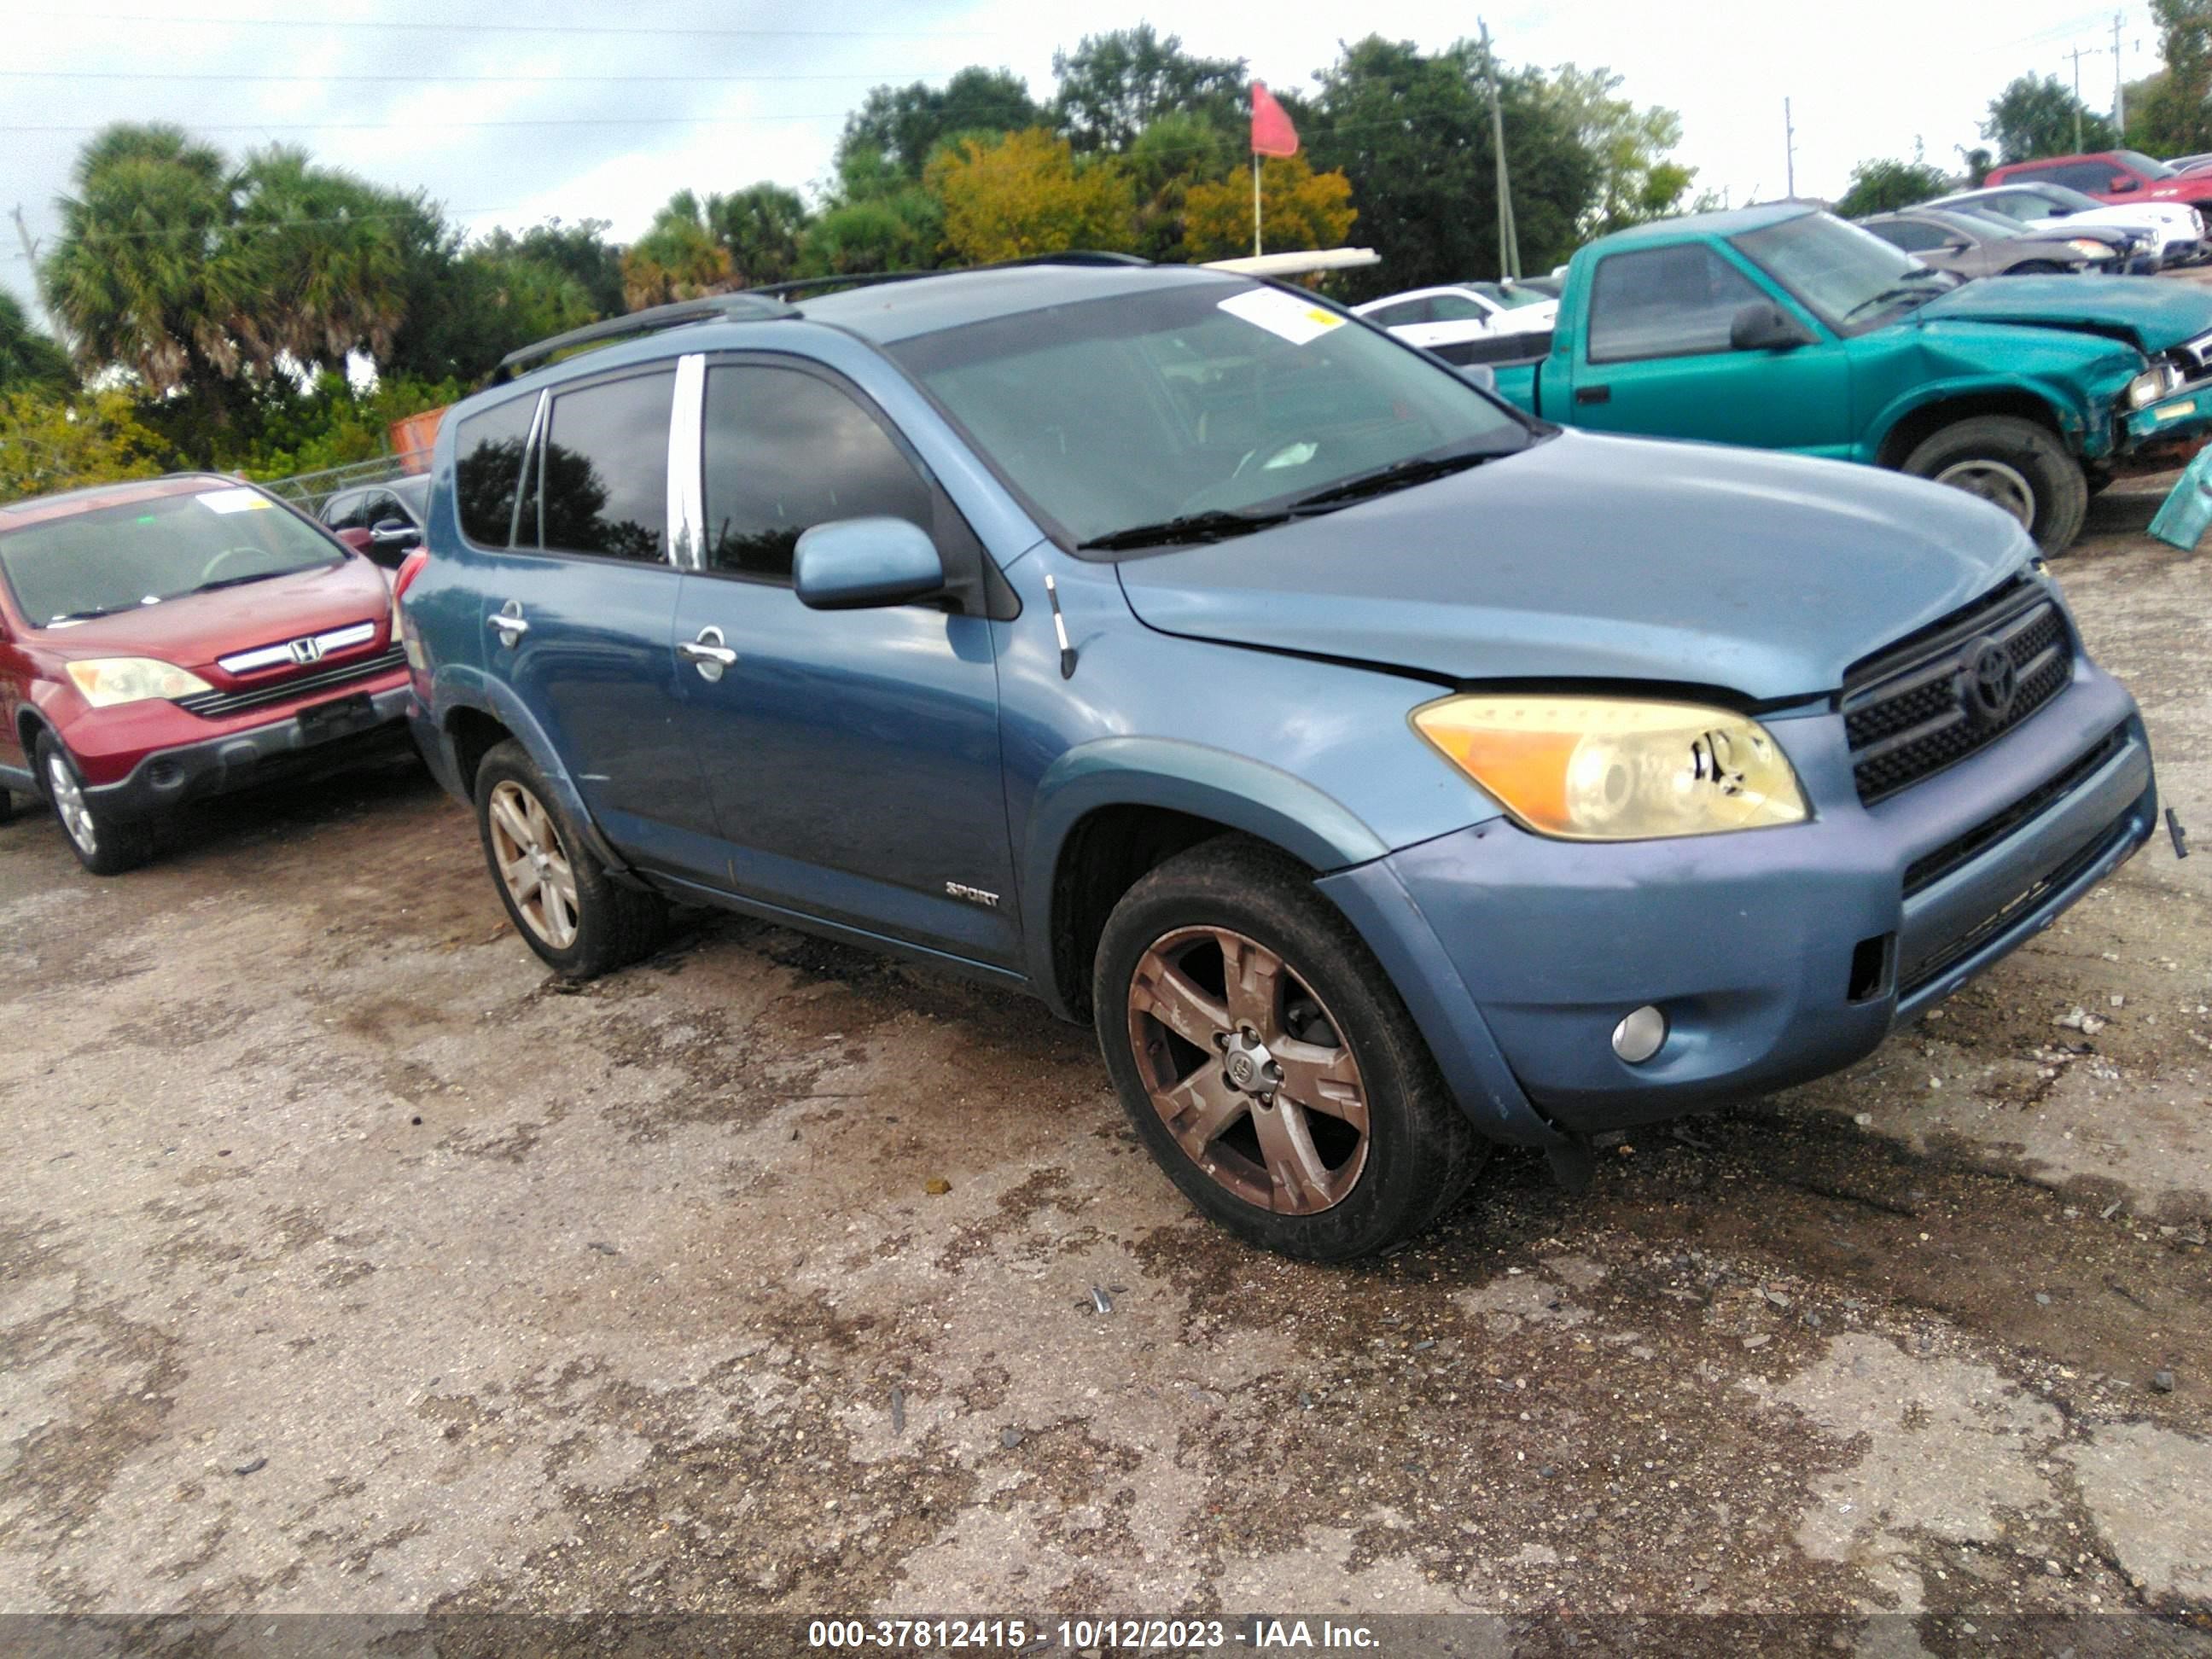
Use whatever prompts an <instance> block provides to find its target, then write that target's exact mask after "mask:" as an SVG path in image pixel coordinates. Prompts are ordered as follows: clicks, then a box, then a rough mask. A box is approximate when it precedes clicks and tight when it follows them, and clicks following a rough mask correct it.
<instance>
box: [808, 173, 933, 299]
mask: <svg viewBox="0 0 2212 1659" xmlns="http://www.w3.org/2000/svg"><path fill="white" fill-rule="evenodd" d="M944 246H945V204H943V203H942V202H941V201H939V199H938V198H937V197H936V196H935V195H934V194H933V193H932V192H931V191H928V190H927V189H925V188H924V187H923V186H922V185H921V183H920V182H918V181H917V180H915V179H909V178H908V177H907V175H906V173H904V172H903V171H902V170H901V169H900V168H899V167H896V166H895V165H894V164H893V163H891V162H890V161H887V160H886V159H885V158H884V155H883V154H882V152H881V151H879V150H876V149H869V148H867V147H866V146H861V147H859V148H847V149H844V150H842V152H841V153H840V154H839V155H838V157H837V183H836V186H835V187H834V188H833V189H832V190H831V191H830V192H829V197H828V198H827V199H826V200H825V201H824V202H823V204H822V210H821V212H819V213H818V214H817V215H816V216H814V219H813V221H812V222H811V223H810V224H809V225H808V226H807V228H806V230H805V234H803V235H802V236H801V237H800V238H799V274H800V275H801V276H833V275H834V276H844V275H857V274H860V273H861V272H866V271H875V270H931V269H933V268H934V267H935V266H936V264H938V263H939V260H940V259H941V258H943V257H944Z"/></svg>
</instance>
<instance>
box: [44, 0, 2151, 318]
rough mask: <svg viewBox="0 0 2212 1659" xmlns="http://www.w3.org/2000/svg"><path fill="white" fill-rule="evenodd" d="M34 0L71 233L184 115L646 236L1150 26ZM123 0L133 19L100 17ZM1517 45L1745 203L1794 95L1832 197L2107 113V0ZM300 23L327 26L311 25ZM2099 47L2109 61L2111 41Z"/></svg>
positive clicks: (1248, 17)
mask: <svg viewBox="0 0 2212 1659" xmlns="http://www.w3.org/2000/svg"><path fill="white" fill-rule="evenodd" d="M85 5H86V8H87V9H76V8H75V7H69V6H64V5H61V4H59V3H58V0H15V3H14V4H13V5H11V6H10V7H9V12H10V13H11V14H12V15H10V18H9V21H10V22H11V24H12V25H13V27H12V28H11V31H10V33H11V36H12V46H13V50H12V51H11V52H10V54H9V58H8V59H7V60H6V63H5V65H4V66H0V95H4V102H0V210H5V209H8V208H10V207H13V206H15V205H17V204H20V205H21V208H22V210H23V213H24V218H25V221H26V222H27V228H28V230H29V233H30V234H31V235H32V236H33V237H34V238H40V237H49V236H51V235H52V231H53V228H54V224H55V218H54V214H53V209H52V201H53V198H54V197H55V196H56V195H58V194H59V193H61V192H62V191H64V190H66V189H67V187H68V173H69V167H70V160H71V158H72V157H73V155H75V154H76V149H77V147H78V146H79V145H80V144H82V143H83V141H84V138H85V137H86V136H87V134H88V132H89V131H91V130H93V129H95V128H97V127H99V126H100V125H104V124H105V123H107V122H110V121H117V120H147V119H155V118H159V119H164V120H172V121H178V122H181V123H184V124H185V125H189V126H191V127H194V128H196V129H197V130H198V131H201V132H203V133H204V134H205V135H206V136H208V137H210V138H213V139H214V140H216V142H218V143H221V144H222V145H223V146H224V147H225V148H226V149H232V150H234V151H235V150H244V149H249V148H251V147H252V146H254V145H256V144H258V143H267V142H270V141H282V142H285V143H298V144H303V145H306V146H307V147H308V148H309V149H312V150H313V152H314V153H315V154H316V155H318V156H319V157H320V158H321V159H323V160H325V161H331V162H335V163H337V164H340V165H343V166H344V167H350V168H353V169H355V170H356V171H357V172H359V173H363V174H365V175H367V176H368V177H370V178H372V179H376V180H377V181H379V182H380V183H383V184H386V185H398V186H405V187H410V188H411V187H416V186H420V187H422V188H424V189H427V190H428V191H429V193H430V194H431V196H432V197H435V198H436V199H438V200H440V201H441V202H443V203H444V204H446V206H447V209H448V210H450V211H451V212H452V213H453V215H454V216H456V217H457V218H458V219H459V220H460V221H461V222H464V223H465V224H468V225H470V226H471V227H474V228H488V227H489V226H490V225H493V224H495V223H505V224H507V225H510V226H521V225H525V224H528V223H532V222H536V221H538V220H539V219H542V218H545V217H547V216H559V217H562V218H565V219H570V220H574V219H578V218H585V217H592V218H600V219H606V220H610V221H611V222H612V223H613V226H614V233H613V234H615V235H617V237H623V236H628V235H631V234H635V233H636V232H637V231H638V230H639V229H641V228H642V227H643V226H644V224H645V222H647V219H648V218H649V217H650V216H651V214H652V211H653V208H654V207H655V206H657V205H658V204H659V203H660V202H662V201H664V200H665V199H666V198H667V197H668V195H669V194H670V192H671V191H675V190H677V189H679V188H682V187H684V186H687V185H689V186H694V187H697V188H700V189H702V190H723V189H729V188H732V187H735V186H738V185H744V184H748V183H750V182H752V181H753V180H755V179H777V180H780V181H782V182H784V183H787V184H792V185H808V184H812V183H817V182H818V181H820V180H821V179H823V177H824V176H825V174H826V173H827V172H828V170H829V155H830V151H831V149H832V147H833V146H834V144H835V143H836V135H837V131H838V128H839V125H840V124H841V122H842V118H843V115H844V112H845V111H846V110H848V108H850V107H851V106H853V105H854V103H856V102H858V101H859V100H860V97H861V96H862V95H863V94H865V93H866V90H867V88H869V87H871V86H872V85H874V84H876V83H878V82H901V83H903V82H910V81H914V80H930V81H941V80H942V79H944V78H945V76H949V75H950V74H951V73H952V72H953V71H954V70H957V69H959V68H960V67H961V66H962V65H963V64H987V65H991V66H994V67H999V66H1003V67H1006V68H1008V69H1012V70H1014V71H1016V72H1017V73H1018V74H1020V75H1022V76H1024V77H1025V78H1026V79H1027V80H1028V82H1029V83H1030V89H1031V91H1032V92H1033V93H1035V94H1037V95H1039V96H1041V97H1042V96H1044V95H1048V94H1049V92H1050V90H1051V87H1052V54H1053V50H1054V47H1055V46H1073V45H1074V44H1075V43H1076V41H1077V40H1078V39H1079V37H1080V36H1081V35H1082V34H1084V33H1096V32H1098V31H1103V30H1106V29H1110V28H1116V27H1125V26H1127V25H1129V24H1132V23H1135V22H1138V21H1145V19H1146V16H1147V13H1146V11H1145V10H1144V9H1142V7H1143V0H1064V3H1062V4H1061V5H1059V6H1055V7H1044V6H1040V5H1037V4H1036V3H1035V0H909V3H905V4H895V5H883V4H873V5H870V4H862V3H858V0H815V3H811V4H805V5H801V4H799V3H795V0H722V3H720V4H715V5H708V4H706V3H703V0H637V3H634V4H630V5H626V6H611V5H606V4H604V3H601V4H596V5H593V4H586V3H580V0H541V3H539V4H537V5H534V6H532V7H531V8H530V9H528V11H527V13H526V14H525V12H524V11H523V10H522V9H518V8H513V7H499V8H491V7H481V6H479V7H469V6H465V5H455V4H453V3H451V0H447V3H446V4H444V5H441V4H439V3H436V0H321V3H320V4H319V5H318V6H317V7H316V8H314V9H313V13H312V15H311V11H310V9H309V8H307V7H303V6H296V5H295V6H289V7H288V6H280V5H279V4H277V3H276V0H174V8H173V9H169V10H157V9H153V8H151V7H149V5H148V4H147V3H146V0H85ZM108 5H115V6H117V7H118V8H119V9H114V10H108V9H103V8H104V7H106V6H108ZM524 15H527V17H528V19H529V21H527V22H517V21H516V20H517V19H518V18H519V17H521V16H524ZM1149 15H1150V17H1151V21H1152V22H1153V23H1154V24H1155V26H1156V27H1159V28H1160V29H1162V30H1163V31H1164V32H1169V31H1171V32H1175V33H1180V34H1181V35H1182V38H1183V40H1184V42H1185V44H1186V45H1187V46H1188V47H1190V48H1191V49H1192V50H1193V51H1194V52H1202V53H1205V54H1207V55H1210V56H1219V57H1243V58H1248V59H1249V60H1250V62H1251V65H1252V70H1253V73H1254V74H1255V76H1259V77H1260V78H1261V79H1263V80H1266V81H1268V82H1271V83H1273V84H1275V85H1278V86H1287V87H1304V86H1305V85H1307V84H1309V82H1310V76H1312V74H1313V72H1314V71H1315V70H1317V69H1319V68H1320V67H1321V66H1322V65H1323V64H1326V63H1328V62H1329V61H1331V60H1332V59H1333V58H1334V57H1335V56H1336V53H1337V50H1338V41H1339V38H1340V36H1349V35H1351V34H1352V33H1354V31H1355V28H1356V29H1357V31H1358V32H1359V33H1365V32H1367V31H1369V30H1373V31H1376V32H1380V33H1385V34H1388V35H1389V36H1391V37H1394V38H1396V39H1401V40H1414V41H1417V42H1419V44H1420V45H1422V46H1425V47H1429V48H1435V47H1438V46H1444V45H1446V44H1448V43H1449V41H1450V40H1453V39H1454V38H1455V37H1457V36H1459V35H1461V34H1463V33H1471V32H1472V30H1473V27H1474V14H1473V13H1472V12H1471V11H1469V10H1467V9H1462V8H1461V7H1456V6H1448V5H1445V4H1443V3H1440V0H1364V3H1362V4H1360V5H1358V7H1356V8H1354V9H1350V10H1346V11H1343V12H1339V11H1337V10H1335V9H1334V8H1328V9H1324V8H1321V7H1317V6H1292V5H1288V4H1285V3H1284V0H1182V4H1181V5H1179V6H1177V7H1176V8H1173V9H1165V8H1163V9H1158V10H1155V11H1153V12H1152V13H1151V14H1149ZM1485 15H1486V17H1487V19H1488V21H1489V24H1490V27H1491V30H1492V33H1493V35H1494V36H1495V37H1496V39H1497V41H1498V51H1499V53H1500V55H1501V57H1503V58H1504V59H1505V60H1506V61H1507V62H1509V63H1534V64H1545V65H1550V64H1559V63H1562V62H1568V61H1572V62H1576V63H1579V64H1583V65H1585V66H1588V65H1592V64H1606V65H1608V66H1610V67H1611V68H1612V69H1613V70H1615V71H1617V72H1618V73H1620V74H1621V75H1622V76H1625V77H1626V86H1625V88H1624V92H1625V94H1626V95H1627V96H1630V97H1632V98H1634V99H1635V100H1637V101H1638V102H1639V103H1649V104H1663V105H1667V106H1671V107H1673V108H1674V109H1676V110H1678V111H1679V112H1680V113H1681V116H1682V121H1683V128H1684V142H1683V144H1682V150H1681V154H1682V157H1683V159H1684V160H1685V161H1688V162H1690V163H1691V164H1692V165H1694V166H1695V167H1698V169H1699V179H1700V182H1701V183H1704V184H1707V185H1712V186H1713V187H1715V188H1716V189H1722V190H1726V191H1729V192H1730V193H1731V195H1732V197H1733V198H1734V199H1735V200H1736V201H1739V202H1741V201H1743V200H1746V199H1747V198H1749V197H1753V196H1771V195H1779V194H1780V193H1781V192H1782V191H1783V187H1784V142H1783V118H1782V114H1783V111H1782V106H1783V100H1784V97H1785V96H1787V97H1789V98H1790V100H1791V101H1792V106H1793V109H1794V112H1795V118H1796V128H1797V155H1796V182H1797V186H1798V188H1799V190H1800V191H1803V192H1806V193H1816V194H1836V193H1839V192H1840V191H1842V189H1843V187H1844V180H1845V178H1846V175H1847V174H1848V173H1849V171H1850V166H1851V164H1852V162H1853V161H1857V160H1858V159H1860V158H1862V157H1864V156H1869V155H1909V154H1910V153H1911V149H1912V147H1913V144H1914V143H1915V141H1916V140H1917V141H1920V142H1923V143H1924V144H1925V146H1926V149H1927V153H1928V156H1929V160H1930V161H1937V162H1940V163H1955V161H1956V159H1957V158H1956V152H1955V150H1954V146H1955V145H1960V144H1967V143H1973V142H1974V141H1975V123H1976V121H1977V118H1978V116H1979V115H1980V114H1981V112H1983V110H1984V107H1985V106H1986V105H1987V103H1988V101H1989V100H1990V97H1991V95H1992V94H1995V93H1996V91H1997V89H1998V88H2001V87H2002V85H2003V84H2004V83H2005V82H2007V81H2008V80H2010V79H2011V78H2012V77H2013V76H2015V75H2019V74H2022V73H2027V72H2035V73H2060V74H2063V75H2066V76H2071V75H2072V73H2073V62H2072V60H2071V58H2069V56H2068V53H2069V52H2070V51H2071V50H2072V49H2073V48H2075V47H2076V46H2079V47H2081V48H2082V49H2083V56H2082V58H2081V85H2082V90H2083V94H2084V96H2085V98H2086V99H2087V101H2088V102H2089V103H2090V104H2091V105H2092V106H2093V107H2104V106H2107V105H2108V104H2109V103H2110V101H2111V97H2112V70H2113V61H2112V38H2113V37H2112V21H2113V18H2114V16H2115V15H2116V13H2115V11H2114V9H2112V8H2110V7H2107V8H2106V9H2102V10H2082V9H2080V7H2079V0H2005V3H1997V0H1967V3H1965V4H1948V5H1947V4H1934V3H1929V0H1857V3H1855V4H1852V5H1850V6H1848V7H1846V6H1841V5H1833V4H1822V5H1820V6H1819V7H1817V8H1814V7H1807V6H1802V5H1799V4H1794V3H1791V0H1780V3H1777V0H1758V3H1753V0H1695V3H1691V4H1686V5H1674V6H1662V5H1656V4H1653V3H1650V0H1562V3H1530V0H1498V6H1497V9H1495V10H1492V11H1490V12H1487V13H1486V14H1485ZM2117 15H2119V16H2120V17H2121V18H2122V19H2123V29H2122V33H2121V41H2122V46H2123V51H2124V58H2123V62H2124V66H2125V69H2126V71H2127V73H2128V75H2129V76H2130V78H2133V77H2136V76H2141V75H2142V74H2144V73H2146V72H2147V71H2148V70H2149V69H2150V68H2151V67H2153V65H2154V62H2155V55H2154V44H2155V34H2154V31H2153V29H2152V27H2151V25H2150V22H2149V19H2148V5H2147V3H2146V0H2128V3H2127V4H2125V5H2124V7H2123V8H2121V9H2120V10H2119V11H2118V14H2117ZM292 20H305V21H292ZM2091 49H2095V55H2090V51H2091ZM6 229H7V231H8V233H9V234H7V235H6V237H5V239H4V240H0V281H4V282H5V283H7V285H8V286H9V287H10V288H13V289H15V290H16V291H17V292H18V293H19V294H22V295H26V296H27V295H29V293H30V288H31V284H30V281H29V271H30V266H29V264H28V262H27V260H26V259H25V258H23V256H22V254H21V249H20V246H19V245H18V244H17V243H16V241H15V237H14V235H13V234H12V233H13V227H12V226H9V227H7V228H6Z"/></svg>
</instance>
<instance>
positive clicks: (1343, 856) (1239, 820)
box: [1021, 737, 1390, 1015]
mask: <svg viewBox="0 0 2212 1659" xmlns="http://www.w3.org/2000/svg"><path fill="white" fill-rule="evenodd" d="M1109 806H1152V807H1158V808H1162V809H1164V810H1165V811H1173V812H1187V813H1189V814H1190V815H1191V816H1193V817H1202V818H1207V819H1210V820H1212V822H1214V823H1221V824H1225V825H1227V826H1228V827H1229V828H1231V829H1241V830H1243V831H1244V832H1245V833H1246V834H1248V835H1252V836H1258V837H1260V838H1261V840H1263V841H1267V842H1272V843H1273V845H1275V846H1277V847H1279V848H1282V849H1283V850H1284V851H1285V852H1286V853H1288V854H1291V856H1292V857H1293V858H1296V859H1297V860H1301V861H1302V862H1304V863H1305V864H1307V865H1309V866H1311V867H1312V868H1313V869H1314V870H1315V871H1316V872H1323V873H1326V872H1328V871H1331V870H1341V869H1343V868H1345V867H1346V866H1350V865H1354V864H1364V863H1367V862H1369V861H1370V860H1374V859H1379V858H1381V857H1382V856H1383V854H1385V853H1387V852H1389V850H1390V849H1389V848H1388V847H1386V846H1385V845H1384V844H1383V841H1382V839H1381V838H1380V837H1379V836H1376V833H1375V832H1374V831H1373V830H1372V829H1370V828H1369V827H1368V826H1367V824H1366V823H1364V822H1363V821H1362V820H1361V819H1360V818H1359V817H1358V816H1357V815H1355V814H1354V813H1353V812H1352V811H1351V809H1349V808H1348V807H1346V805H1344V804H1343V803H1342V802H1341V801H1339V800H1337V799H1335V798H1334V797H1333V796H1331V795H1328V794H1326V793H1323V792H1322V791H1321V790H1319V789H1316V787H1314V786H1313V785H1311V784H1310V783H1307V782H1304V781H1303V780H1301V779H1298V778H1296V777H1293V776H1292V775H1291V774H1290V773H1288V772H1285V771H1281V770H1279V769H1277V768H1275V767H1272V766H1269V765H1267V763H1265V762H1263V761H1256V760H1254V759H1251V758H1250V757H1248V756H1243V755H1237V754H1232V753H1231V752H1230V751H1229V750H1225V749H1215V748H1212V747H1211V746H1209V745H1207V744H1197V743H1185V742H1179V741H1177V740H1176V739H1174V738H1147V737H1110V738H1094V739H1093V740H1091V742H1088V743H1083V744H1077V745H1076V746H1075V747H1073V748H1072V749H1070V750H1066V752H1065V753H1063V754H1061V755H1060V757H1058V758H1057V759H1055V760H1054V762H1053V763H1052V764H1051V766H1049V767H1048V768H1047V769H1046V771H1045V773H1044V775H1043V776H1042V777H1041V778H1040V779H1039V780H1038V781H1037V787H1036V795H1035V797H1034V804H1033V805H1032V807H1031V810H1030V817H1029V837H1028V842H1027V844H1026V845H1025V846H1024V848H1023V849H1022V865H1021V869H1022V891H1023V893H1024V895H1027V896H1029V897H1028V899H1027V901H1026V902H1024V906H1023V910H1024V915H1025V917H1026V918H1027V919H1028V922H1029V926H1028V928H1027V930H1026V931H1027V933H1028V939H1027V940H1026V941H1025V944H1024V953H1025V955H1026V956H1027V957H1028V959H1029V970H1030V980H1031V982H1032V983H1033V984H1034V985H1036V987H1037V988H1039V989H1040V990H1042V991H1043V992H1045V993H1046V994H1047V997H1048V1000H1049V1001H1051V1002H1052V1003H1053V1004H1054V1012H1058V1013H1060V1014H1062V1015H1066V1013H1067V1012H1068V1011H1067V1009H1066V1008H1065V1007H1064V1006H1060V997H1059V996H1058V994H1057V992H1056V990H1055V989H1054V973H1053V951H1052V940H1053V938H1054V930H1055V928H1056V927H1057V921H1058V919H1057V918H1056V917H1055V916H1054V915H1053V904H1052V899H1053V890H1054V880H1053V878H1054V874H1055V872H1057V871H1058V869H1059V866H1060V854H1061V852H1062V850H1063V849H1064V848H1066V844H1067V838H1068V836H1070V835H1071V834H1072V833H1073V831H1074V829H1075V827H1076V825H1077V824H1079V823H1081V822H1082V821H1083V820H1084V819H1085V817H1088V816H1090V815H1091V813H1092V812H1095V811H1098V810H1100V809H1101V808H1103V807H1109Z"/></svg>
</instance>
